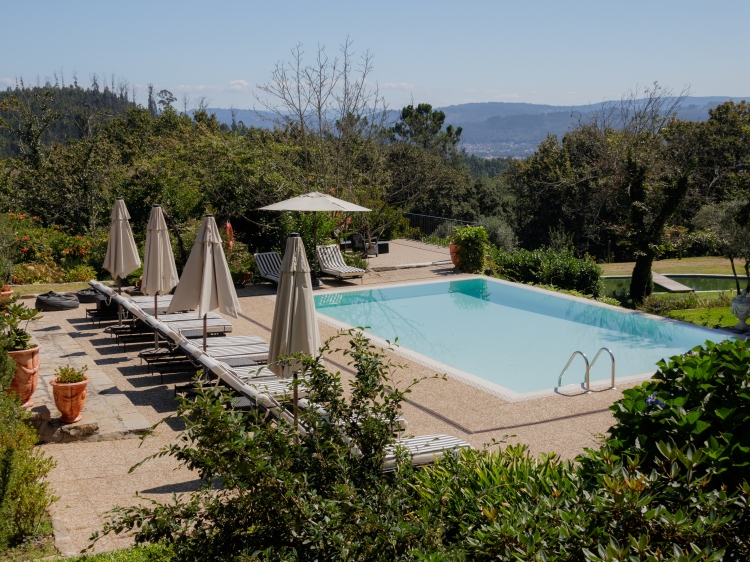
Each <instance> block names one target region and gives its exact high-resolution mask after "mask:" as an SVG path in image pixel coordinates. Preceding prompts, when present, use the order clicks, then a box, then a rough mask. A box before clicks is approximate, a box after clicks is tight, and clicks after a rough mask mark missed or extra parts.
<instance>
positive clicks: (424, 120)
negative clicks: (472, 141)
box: [393, 103, 462, 157]
mask: <svg viewBox="0 0 750 562" xmlns="http://www.w3.org/2000/svg"><path fill="white" fill-rule="evenodd" d="M444 124H445V113H443V112H442V111H440V110H439V109H434V110H433V109H432V106H431V105H430V104H428V103H420V104H419V105H417V107H414V106H413V105H407V106H406V107H404V108H403V109H402V110H401V115H400V117H399V120H398V121H397V122H396V124H395V125H394V126H393V133H394V134H395V135H396V136H397V137H398V138H399V139H400V140H403V141H407V142H413V143H414V144H416V145H418V146H421V147H422V148H425V149H427V150H429V151H431V152H434V153H435V154H438V155H440V156H443V157H448V156H450V155H451V153H452V152H453V151H455V146H456V145H457V144H458V143H459V141H460V140H461V130H462V129H461V127H458V128H455V129H454V128H453V126H452V125H448V126H447V127H446V128H445V130H443V125H444Z"/></svg>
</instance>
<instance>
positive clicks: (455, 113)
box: [208, 96, 750, 158]
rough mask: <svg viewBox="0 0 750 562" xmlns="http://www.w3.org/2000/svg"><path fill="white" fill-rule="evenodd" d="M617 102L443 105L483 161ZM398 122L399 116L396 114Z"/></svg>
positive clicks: (701, 101)
mask: <svg viewBox="0 0 750 562" xmlns="http://www.w3.org/2000/svg"><path fill="white" fill-rule="evenodd" d="M731 99H733V100H734V101H740V100H743V99H747V100H750V98H745V97H728V96H708V97H696V96H691V97H687V98H685V100H684V101H683V103H682V104H681V106H680V108H679V110H678V113H677V115H678V117H680V118H681V119H686V120H689V121H704V120H706V119H708V110H709V109H713V108H714V107H716V106H717V105H719V104H720V103H723V102H725V101H728V100H731ZM613 103H618V102H612V101H605V102H601V103H595V104H588V105H572V106H560V105H544V104H534V103H515V102H485V103H464V104H459V105H449V106H446V107H441V108H439V109H441V110H442V111H443V112H445V123H446V124H451V125H453V126H461V127H462V128H463V134H462V139H463V148H464V149H465V150H466V152H467V153H468V154H475V155H476V156H479V157H487V158H488V157H496V156H514V157H524V156H528V155H529V154H531V153H532V152H534V150H536V147H537V145H538V144H539V143H540V142H541V141H542V140H544V138H545V137H546V136H547V134H548V133H552V134H556V135H558V137H562V135H563V134H564V133H565V132H566V131H568V130H570V129H571V128H572V127H573V126H574V125H575V124H576V123H577V122H578V120H579V119H581V118H582V117H585V115H586V114H589V113H591V112H592V111H596V110H599V109H601V108H602V106H604V105H607V104H613ZM208 111H209V112H213V113H215V114H216V117H217V119H218V120H219V121H221V122H223V123H227V124H231V122H232V114H231V110H229V109H223V108H209V109H208ZM235 111H236V120H237V122H239V121H242V122H243V123H244V124H245V125H246V126H248V127H250V126H255V127H264V128H266V127H272V126H273V125H272V122H271V121H270V120H269V118H270V117H271V115H270V114H269V113H267V112H256V111H254V110H251V109H238V110H235ZM391 114H392V116H393V119H394V121H395V119H397V118H398V114H399V112H398V111H396V110H393V111H391Z"/></svg>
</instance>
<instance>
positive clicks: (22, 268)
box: [13, 261, 65, 285]
mask: <svg viewBox="0 0 750 562" xmlns="http://www.w3.org/2000/svg"><path fill="white" fill-rule="evenodd" d="M64 278H65V271H64V270H63V269H62V268H61V267H59V266H58V265H57V264H56V263H55V262H53V261H49V262H47V263H36V262H30V263H19V264H16V265H15V266H14V267H13V283H15V284H17V285H30V284H33V283H60V282H61V281H62V280H63V279H64Z"/></svg>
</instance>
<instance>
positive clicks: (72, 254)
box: [5, 213, 108, 284]
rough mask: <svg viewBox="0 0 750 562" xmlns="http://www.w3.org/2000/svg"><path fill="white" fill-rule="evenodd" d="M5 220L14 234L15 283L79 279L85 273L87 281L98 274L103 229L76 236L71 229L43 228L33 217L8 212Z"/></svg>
mask: <svg viewBox="0 0 750 562" xmlns="http://www.w3.org/2000/svg"><path fill="white" fill-rule="evenodd" d="M5 223H6V225H7V226H6V228H9V229H10V230H11V231H12V232H13V234H14V235H15V244H16V251H15V260H14V261H15V262H16V266H15V267H14V269H13V282H14V283H18V284H25V283H57V282H60V281H63V280H66V281H68V280H71V281H78V280H83V279H79V278H81V277H84V276H85V277H86V279H85V280H86V281H88V280H89V279H91V278H92V277H97V272H98V271H99V268H100V267H101V264H102V263H103V262H104V255H105V253H106V250H107V239H108V235H107V232H106V231H101V232H97V233H95V234H87V235H85V236H83V235H80V234H79V235H76V234H73V232H72V229H65V228H63V227H60V226H50V227H45V226H42V225H41V224H40V223H39V220H38V219H37V218H36V217H30V216H28V215H25V214H15V213H8V215H7V220H6V221H5ZM81 267H85V268H87V269H85V270H82V269H80V268H81ZM84 271H85V275H84ZM92 272H93V275H92Z"/></svg>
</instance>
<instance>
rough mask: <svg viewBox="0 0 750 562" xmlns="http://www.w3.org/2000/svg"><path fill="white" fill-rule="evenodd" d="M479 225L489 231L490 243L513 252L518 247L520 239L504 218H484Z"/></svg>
mask: <svg viewBox="0 0 750 562" xmlns="http://www.w3.org/2000/svg"><path fill="white" fill-rule="evenodd" d="M479 224H481V225H482V226H484V229H485V230H486V231H487V236H488V237H489V240H490V243H491V244H494V245H495V246H497V247H498V248H500V249H501V250H505V251H506V252H512V251H513V250H515V249H516V247H517V246H518V239H517V238H516V234H515V233H514V232H513V229H512V228H511V226H510V225H509V224H508V223H507V222H506V221H505V219H504V218H502V217H482V218H480V219H479Z"/></svg>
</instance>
